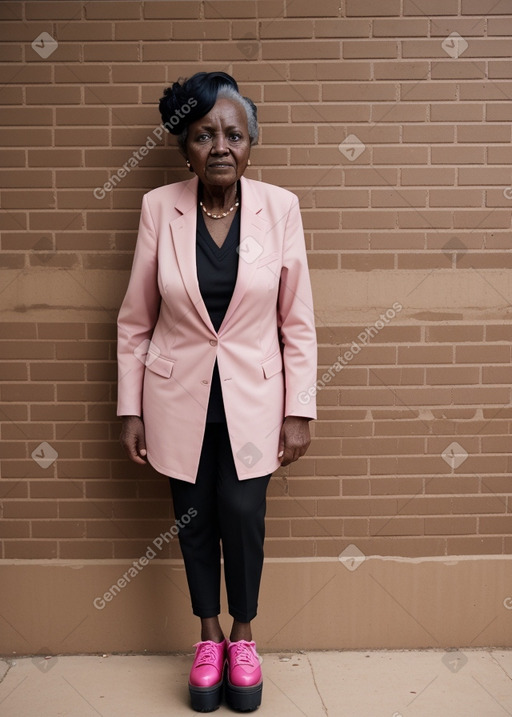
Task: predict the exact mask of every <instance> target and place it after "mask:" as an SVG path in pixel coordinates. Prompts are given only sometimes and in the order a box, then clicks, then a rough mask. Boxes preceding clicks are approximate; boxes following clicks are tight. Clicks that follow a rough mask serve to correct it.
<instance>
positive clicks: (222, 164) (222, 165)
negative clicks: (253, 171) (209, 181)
mask: <svg viewBox="0 0 512 717" xmlns="http://www.w3.org/2000/svg"><path fill="white" fill-rule="evenodd" d="M228 167H229V168H232V167H233V165H232V164H229V162H212V163H211V164H209V165H208V168H209V169H211V168H215V169H226V168H228Z"/></svg>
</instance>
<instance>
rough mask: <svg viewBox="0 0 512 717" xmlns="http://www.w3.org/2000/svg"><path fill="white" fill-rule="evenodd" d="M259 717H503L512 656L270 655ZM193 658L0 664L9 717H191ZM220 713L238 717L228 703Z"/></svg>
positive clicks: (508, 703) (3, 707) (510, 692)
mask: <svg viewBox="0 0 512 717" xmlns="http://www.w3.org/2000/svg"><path fill="white" fill-rule="evenodd" d="M262 658H263V665H262V666H263V674H264V688H263V702H262V705H261V707H260V708H259V710H258V711H257V714H258V715H261V717H264V716H265V715H268V716H270V715H271V716H272V717H276V716H277V715H279V717H296V716H297V717H300V715H303V716H305V717H462V716H463V715H464V717H505V716H506V715H512V650H502V649H496V650H484V649H480V650H462V651H461V652H456V651H453V652H443V651H442V650H439V651H438V650H414V651H413V650H410V651H409V650H393V651H388V650H382V651H368V652H363V651H361V652H356V651H346V652H345V651H343V652H334V651H330V652H300V653H281V654H276V653H268V654H263V655H262ZM191 662H192V651H191V653H190V654H189V655H135V656H132V655H130V656H124V655H108V656H107V655H105V656H103V657H102V656H94V655H93V656H90V655H89V656H79V655H78V656H58V657H50V658H44V657H23V658H15V659H11V658H10V659H3V660H0V715H2V717H98V715H99V717H171V716H172V717H182V716H183V717H186V716H187V715H190V714H198V713H193V712H192V710H191V709H190V708H189V706H188V689H187V677H188V672H189V669H190V665H191ZM215 714H216V715H219V716H220V715H227V714H231V715H232V714H236V713H234V712H232V711H231V710H229V709H228V708H227V707H226V706H225V705H224V704H222V705H221V707H220V709H219V710H218V711H217V712H216V713H215Z"/></svg>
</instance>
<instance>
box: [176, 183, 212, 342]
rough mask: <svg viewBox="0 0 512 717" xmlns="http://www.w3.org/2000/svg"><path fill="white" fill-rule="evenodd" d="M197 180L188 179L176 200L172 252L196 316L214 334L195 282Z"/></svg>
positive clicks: (197, 284)
mask: <svg viewBox="0 0 512 717" xmlns="http://www.w3.org/2000/svg"><path fill="white" fill-rule="evenodd" d="M198 181H199V180H198V178H197V177H194V178H193V179H190V180H189V181H188V182H187V183H186V185H185V187H184V189H183V192H182V193H181V194H180V196H179V197H178V200H177V201H176V204H175V208H176V209H177V210H178V211H179V212H181V215H180V216H179V217H177V218H176V219H173V220H172V221H171V222H170V226H171V232H172V238H173V241H174V250H175V252H176V258H177V261H178V266H179V269H180V273H181V277H182V279H183V283H184V285H185V289H186V290H187V293H188V295H189V297H190V301H191V302H192V304H193V305H194V307H195V309H196V311H197V313H198V314H199V316H200V317H201V319H202V320H203V321H204V323H205V324H206V326H207V327H208V328H209V329H210V331H212V332H213V333H216V331H215V329H214V328H213V324H212V322H211V319H210V315H209V314H208V310H207V308H206V306H205V303H204V301H203V297H202V296H201V291H200V289H199V282H198V280H197V264H196V229H197V185H198Z"/></svg>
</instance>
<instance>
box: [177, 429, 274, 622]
mask: <svg viewBox="0 0 512 717" xmlns="http://www.w3.org/2000/svg"><path fill="white" fill-rule="evenodd" d="M269 480H270V474H269V475H265V476H262V477H260V478H249V479H247V480H243V481H241V480H239V479H238V476H237V474H236V469H235V464H234V461H233V454H232V452H231V445H230V442H229V435H228V431H227V426H226V424H225V423H207V424H206V429H205V434H204V439H203V446H202V450H201V458H200V461H199V469H198V473H197V479H196V483H195V484H194V483H187V482H185V481H183V480H179V479H177V478H172V477H169V483H170V486H171V492H172V499H173V504H174V514H175V518H176V520H178V521H179V519H180V517H181V516H183V515H185V514H187V513H188V515H191V516H193V517H191V519H190V521H189V522H188V523H187V524H186V525H184V526H183V527H181V528H180V531H179V534H178V537H179V542H180V547H181V552H182V554H183V559H184V562H185V570H186V575H187V582H188V586H189V590H190V598H191V602H192V611H193V613H194V615H197V616H199V617H204V618H206V617H215V616H216V615H218V614H219V613H220V579H221V563H220V559H221V547H220V544H221V543H222V556H223V558H224V578H225V581H226V592H227V597H228V609H229V614H230V615H231V616H232V617H233V618H234V619H235V620H238V621H240V622H250V621H251V620H252V619H253V618H254V617H256V613H257V606H258V593H259V588H260V580H261V572H262V568H263V542H264V539H265V510H266V491H267V486H268V483H269Z"/></svg>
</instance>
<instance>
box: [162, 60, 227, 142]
mask: <svg viewBox="0 0 512 717" xmlns="http://www.w3.org/2000/svg"><path fill="white" fill-rule="evenodd" d="M225 86H228V87H233V89H235V90H236V91H237V92H238V85H237V83H236V80H235V79H234V78H233V77H231V75H228V74H227V73H225V72H197V73H196V74H195V75H192V77H189V78H188V79H181V78H180V80H178V81H177V82H174V83H173V84H172V85H171V87H167V88H166V89H165V90H164V95H163V97H162V98H161V99H160V102H159V104H158V109H159V110H160V114H161V116H162V121H163V124H164V126H165V128H166V129H167V130H168V131H169V132H170V133H171V134H175V135H178V134H181V133H182V132H183V130H184V129H185V127H187V126H188V125H189V124H191V123H192V122H195V121H196V120H198V119H201V117H204V116H205V115H206V114H208V112H209V111H210V110H211V108H212V107H213V105H214V104H215V102H216V100H217V93H218V91H219V88H220V87H225Z"/></svg>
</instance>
